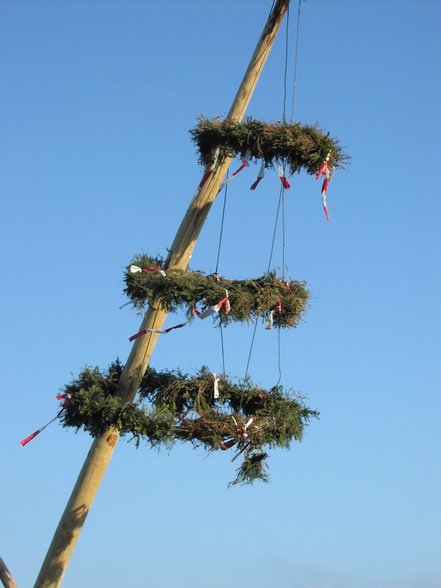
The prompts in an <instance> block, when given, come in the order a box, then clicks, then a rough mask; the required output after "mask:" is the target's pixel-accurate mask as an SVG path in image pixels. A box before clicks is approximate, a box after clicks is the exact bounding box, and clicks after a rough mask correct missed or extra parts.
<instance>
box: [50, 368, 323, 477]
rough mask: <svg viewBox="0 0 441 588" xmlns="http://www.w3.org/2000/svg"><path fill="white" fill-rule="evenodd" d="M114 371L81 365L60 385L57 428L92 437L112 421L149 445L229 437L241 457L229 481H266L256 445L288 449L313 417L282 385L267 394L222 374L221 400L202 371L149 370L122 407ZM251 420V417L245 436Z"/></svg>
mask: <svg viewBox="0 0 441 588" xmlns="http://www.w3.org/2000/svg"><path fill="white" fill-rule="evenodd" d="M121 372H122V365H121V364H120V363H119V362H118V361H116V362H114V363H113V364H111V366H110V367H109V369H108V370H107V371H106V372H101V371H100V370H99V369H98V368H95V369H90V368H85V369H84V370H83V371H82V372H81V373H80V375H79V376H78V377H77V378H76V379H75V380H74V381H73V382H72V383H71V384H68V385H66V386H65V392H66V393H67V394H70V395H71V403H70V404H69V405H68V407H67V408H66V410H64V411H63V412H62V414H61V416H60V419H61V422H62V424H63V426H64V427H76V428H77V429H79V428H82V429H84V430H85V431H88V432H89V433H90V434H91V435H92V436H94V437H96V436H99V435H101V434H103V433H104V432H105V431H106V430H107V429H108V427H109V426H113V427H116V428H117V429H118V430H119V431H120V433H121V435H131V436H132V438H134V439H135V441H136V444H137V446H138V445H139V443H140V441H141V440H142V439H143V440H145V441H147V442H149V443H150V444H151V445H152V446H158V445H166V446H171V445H173V443H175V442H176V441H191V442H192V443H193V444H194V445H195V446H203V447H204V448H205V449H207V450H208V451H215V450H219V449H221V450H222V449H223V450H225V449H226V448H227V447H228V446H229V444H231V443H233V442H234V448H235V449H237V451H238V455H243V458H244V459H243V462H242V464H241V465H240V467H239V469H238V470H237V477H236V479H235V480H234V481H233V482H232V484H238V483H241V484H244V483H252V482H254V480H256V479H261V480H263V481H267V479H268V478H267V474H266V471H265V468H266V466H265V460H266V458H267V457H268V455H267V454H266V452H264V451H263V449H264V448H265V447H268V448H271V447H285V448H289V447H290V444H291V442H292V441H293V440H297V441H300V440H301V439H302V435H303V429H304V427H305V426H306V425H307V423H308V422H309V420H310V419H311V418H312V417H318V412H317V411H314V410H311V409H309V408H307V407H306V406H305V404H304V402H303V400H302V399H301V398H298V397H297V398H293V397H292V396H291V395H290V393H289V392H284V391H283V389H282V388H281V387H275V388H273V389H271V390H270V391H267V390H265V389H263V388H260V387H257V386H253V385H252V384H251V382H250V381H248V382H242V383H238V384H233V383H232V382H231V381H230V380H229V379H227V378H222V379H221V380H220V382H219V392H220V397H219V398H218V399H215V398H214V395H213V375H212V374H211V373H210V372H209V371H208V369H207V368H202V369H201V370H200V372H199V373H198V374H196V375H195V376H192V377H190V376H189V375H187V374H182V373H181V372H179V371H176V372H169V371H164V372H157V371H155V370H154V369H152V368H148V370H147V372H146V374H145V376H144V378H143V380H142V382H141V385H140V388H139V399H140V403H138V404H135V403H126V404H121V401H120V400H119V398H118V397H117V396H115V393H116V390H117V387H118V381H119V378H120V375H121ZM251 417H253V418H254V421H253V423H252V424H250V425H249V427H248V429H247V430H246V432H245V433H244V431H243V428H244V426H245V423H246V422H247V421H248V420H249V419H250V418H251ZM236 423H237V425H238V427H236ZM232 451H234V449H232Z"/></svg>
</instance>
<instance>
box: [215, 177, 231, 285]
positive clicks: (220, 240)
mask: <svg viewBox="0 0 441 588" xmlns="http://www.w3.org/2000/svg"><path fill="white" fill-rule="evenodd" d="M227 178H228V173H227ZM227 193H228V184H227V185H226V186H225V190H224V205H223V208H222V220H221V226H220V232H219V244H218V247H217V259H216V270H215V272H214V273H215V274H216V275H217V272H218V269H219V259H220V252H221V245H222V237H223V234H224V220H225V207H226V205H227Z"/></svg>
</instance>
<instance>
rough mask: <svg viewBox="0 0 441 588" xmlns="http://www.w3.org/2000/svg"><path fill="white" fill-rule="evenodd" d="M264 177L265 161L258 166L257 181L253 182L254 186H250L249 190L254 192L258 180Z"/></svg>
mask: <svg viewBox="0 0 441 588" xmlns="http://www.w3.org/2000/svg"><path fill="white" fill-rule="evenodd" d="M264 175H265V161H264V160H262V163H261V164H260V170H259V174H258V176H257V179H256V181H255V182H254V184H251V186H250V190H255V189H256V188H257V186H258V185H259V182H260V180H261V179H262V178H263V176H264Z"/></svg>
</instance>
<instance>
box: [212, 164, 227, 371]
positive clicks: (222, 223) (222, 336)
mask: <svg viewBox="0 0 441 588" xmlns="http://www.w3.org/2000/svg"><path fill="white" fill-rule="evenodd" d="M228 175H229V174H228V171H227V181H228ZM224 188H225V189H224V203H223V206H222V217H221V225H220V231H219V243H218V247H217V258H216V269H215V272H214V273H215V276H218V273H219V260H220V252H221V246H222V238H223V234H224V221H225V208H226V205H227V194H228V183H226V184H225V186H224ZM219 332H220V339H221V353H222V374H223V377H224V378H225V345H224V332H223V328H222V323H221V321H219Z"/></svg>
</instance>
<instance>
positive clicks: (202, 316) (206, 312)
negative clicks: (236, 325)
mask: <svg viewBox="0 0 441 588" xmlns="http://www.w3.org/2000/svg"><path fill="white" fill-rule="evenodd" d="M225 293H226V296H225V298H222V300H221V301H220V302H218V303H217V304H215V305H214V306H210V308H207V310H204V312H201V311H200V310H197V309H196V308H194V309H193V310H192V311H191V315H190V318H189V319H188V320H187V321H185V323H179V324H178V325H174V326H173V327H169V328H168V329H164V330H163V331H161V330H159V329H143V330H142V331H139V333H135V335H132V336H131V337H129V341H130V342H132V341H134V340H135V339H138V338H139V337H143V336H144V335H147V334H148V333H154V334H156V335H167V334H168V333H170V331H174V330H175V329H182V327H185V326H186V325H188V324H190V323H191V322H192V321H193V320H194V316H195V315H196V316H197V317H198V318H200V319H202V320H203V319H206V318H207V317H209V316H212V315H213V314H216V313H217V312H219V311H220V310H221V308H222V307H223V306H225V308H224V312H225V314H228V313H229V312H230V301H229V298H228V292H227V290H225Z"/></svg>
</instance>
